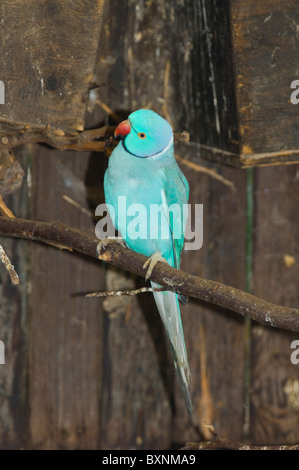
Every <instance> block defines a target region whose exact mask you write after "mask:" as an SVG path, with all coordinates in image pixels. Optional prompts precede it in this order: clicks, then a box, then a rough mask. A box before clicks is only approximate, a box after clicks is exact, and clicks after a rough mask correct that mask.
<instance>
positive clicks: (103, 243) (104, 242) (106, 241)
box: [97, 237, 126, 256]
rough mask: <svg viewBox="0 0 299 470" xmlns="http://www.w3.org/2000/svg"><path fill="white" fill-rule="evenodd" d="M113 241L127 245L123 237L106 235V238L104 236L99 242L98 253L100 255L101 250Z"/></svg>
mask: <svg viewBox="0 0 299 470" xmlns="http://www.w3.org/2000/svg"><path fill="white" fill-rule="evenodd" d="M113 242H116V243H120V244H121V245H122V246H126V243H125V241H124V239H123V238H122V237H106V238H103V240H101V241H100V242H99V243H98V244H97V254H98V256H99V255H100V253H101V250H102V249H104V248H105V246H106V245H108V244H109V243H113Z"/></svg>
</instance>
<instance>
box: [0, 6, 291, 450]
mask: <svg viewBox="0 0 299 470" xmlns="http://www.w3.org/2000/svg"><path fill="white" fill-rule="evenodd" d="M214 3H215V2H212V3H211V5H212V6H213V4H214ZM214 6H215V5H214ZM205 7H206V5H205V2H202V1H198V2H191V1H190V2H183V3H182V2H181V1H179V0H175V1H173V2H163V1H162V0H154V1H148V2H144V1H143V0H134V1H133V0H127V1H124V2H119V1H117V0H110V2H108V3H107V7H106V10H105V16H104V27H103V29H102V34H101V38H100V48H99V53H98V59H97V67H96V73H95V84H97V86H98V87H97V89H95V90H93V91H92V93H91V94H90V97H91V99H90V103H89V108H88V109H89V112H88V114H87V121H86V127H95V126H100V125H103V124H107V123H108V122H110V123H111V124H114V123H115V122H116V121H115V119H116V118H113V115H111V113H110V114H109V113H108V112H107V109H111V110H113V112H114V113H117V114H118V116H119V117H120V118H122V117H127V115H128V114H129V113H130V112H131V111H132V110H134V109H138V108H140V107H149V108H152V109H154V110H156V111H157V112H159V113H160V114H162V115H164V116H165V117H166V118H167V119H169V121H170V122H171V123H172V124H173V127H174V129H175V130H176V131H178V132H179V131H182V130H184V129H186V130H189V131H190V133H191V140H192V141H193V142H198V141H199V140H200V139H199V137H200V132H202V129H201V120H202V119H203V114H202V100H204V99H205V98H207V96H209V97H208V98H207V102H208V103H210V106H211V107H213V94H212V92H211V90H207V89H206V88H205V84H204V83H203V82H202V80H205V79H206V78H207V77H202V76H201V74H200V70H201V68H202V66H203V63H204V56H201V59H200V61H199V58H198V54H197V50H196V49H194V47H195V46H194V44H196V45H197V46H196V47H200V48H201V49H200V50H201V51H202V52H201V54H208V52H209V43H208V41H209V36H208V35H207V34H203V35H202V36H200V37H199V36H198V34H199V33H198V31H199V27H202V25H203V24H204V22H205V21H206V22H208V23H209V22H210V21H211V18H212V16H211V15H212V12H213V10H212V7H211V6H210V7H209V8H206V9H205ZM220 10H221V7H219V10H217V8H216V7H215V11H216V13H215V14H217V15H220V16H221V11H220ZM116 12H117V14H116ZM205 15H206V17H205ZM225 21H226V20H225ZM225 21H224V24H225ZM222 34H225V28H222ZM178 37H179V41H178V40H177V42H176V39H177V38H178ZM218 40H220V38H218ZM204 51H205V52H204ZM227 55H228V56H229V51H227ZM220 69H221V67H220V64H219V70H220ZM208 75H209V73H208V72H207V76H208ZM223 86H224V87H225V84H223ZM234 105H235V104H234V101H233V97H230V99H229V100H228V106H229V109H230V110H231V113H233V109H234ZM209 111H210V116H211V118H210V120H211V125H212V119H214V117H215V113H213V112H212V111H213V109H212V108H209ZM214 111H215V110H214ZM224 117H225V116H224V115H221V116H220V118H221V119H220V122H222V121H223V120H224ZM234 123H235V121H234V116H233V114H232V115H231V118H230V124H229V126H230V131H228V128H226V131H225V132H226V137H227V136H228V135H233V129H234ZM213 132H214V131H213V130H211V142H213ZM222 137H223V138H224V140H225V139H226V137H225V136H222ZM222 137H221V138H222ZM231 145H234V144H233V142H232V143H231ZM176 154H177V155H178V156H179V157H180V159H183V160H184V161H182V160H180V166H181V168H182V170H183V171H184V173H185V175H186V177H187V178H188V181H189V184H190V189H191V195H190V202H192V203H200V204H203V205H204V242H203V247H202V248H201V249H200V250H198V251H195V252H192V251H188V252H185V253H184V255H183V260H182V269H184V270H186V271H188V272H190V273H193V274H196V275H200V276H203V277H207V278H210V279H215V280H218V281H221V282H224V283H226V284H229V285H233V286H235V287H238V288H241V289H245V286H246V251H245V244H246V243H245V242H246V217H247V214H246V210H247V209H246V208H247V205H246V189H247V188H246V172H245V170H241V169H236V168H230V167H227V166H224V165H220V164H218V163H210V162H204V161H202V160H200V159H199V156H198V150H197V146H196V145H184V144H180V145H177V146H176ZM18 158H19V159H20V161H21V162H22V164H23V167H24V169H25V170H26V182H24V184H23V185H22V187H21V188H20V189H19V190H18V191H16V192H15V193H14V195H13V196H11V197H9V198H7V199H6V202H7V203H8V204H9V205H10V207H11V208H12V209H13V210H14V211H15V213H16V215H18V216H23V217H26V216H28V217H32V218H38V219H42V220H61V221H63V222H66V223H69V224H70V225H72V226H74V227H77V228H80V229H82V230H87V231H90V232H91V233H92V232H93V230H94V224H95V221H94V220H93V219H92V218H91V217H90V216H89V215H87V211H89V210H94V208H95V207H96V205H97V204H98V203H100V202H103V198H104V196H103V188H102V181H103V175H104V171H105V168H106V165H107V160H106V159H105V157H104V156H103V155H101V154H88V153H74V152H58V151H54V150H53V149H49V148H47V147H45V146H32V147H26V148H23V149H20V152H19V153H18ZM190 162H193V163H194V162H196V163H197V165H200V167H199V168H197V170H195V169H192V168H190V166H188V164H189V163H190ZM298 170H299V168H298V167H297V166H295V165H292V166H289V167H279V166H277V167H273V168H259V169H255V171H254V187H253V196H254V214H253V216H254V226H253V228H254V232H253V243H254V244H253V247H254V251H253V259H252V265H253V291H254V293H255V294H256V295H258V296H260V297H263V298H265V299H267V300H271V301H274V302H277V303H281V304H284V305H289V306H296V305H297V304H298V300H299V299H298V297H299V293H298V289H297V281H296V280H297V278H298V274H299V273H298V270H299V263H298V259H299V258H298V244H297V243H296V241H297V240H298V223H297V207H298V203H299V201H298V184H299V183H298V181H299V178H298ZM64 195H67V196H68V197H70V198H72V199H73V200H74V201H76V202H77V203H78V204H79V205H80V206H81V207H82V208H83V211H82V210H79V209H78V208H77V207H74V206H72V205H70V204H69V203H68V202H67V201H66V200H65V199H63V196H64ZM2 242H3V244H4V246H5V248H6V250H7V252H8V254H9V255H10V256H11V258H12V260H13V262H14V264H15V265H16V268H17V271H18V272H19V274H20V277H21V281H22V282H21V286H20V287H18V288H13V287H11V286H10V281H9V280H8V278H7V276H6V273H5V272H3V271H1V279H2V282H1V286H0V288H1V294H2V295H1V317H0V318H1V337H0V339H1V340H3V341H4V342H5V344H6V352H7V364H6V365H5V366H0V374H1V375H0V397H1V402H0V423H1V427H0V447H1V448H21V447H22V448H39V449H55V448H58V449H59V448H66V449H80V448H86V449H98V448H101V449H168V448H172V447H179V446H181V445H183V444H184V443H185V442H186V441H187V440H192V441H197V440H199V439H200V436H199V434H198V432H197V431H196V429H194V427H193V426H192V425H191V423H190V422H189V420H188V416H187V413H186V410H185V407H184V403H183V400H182V397H181V394H180V391H179V390H178V386H177V383H176V378H175V374H174V370H173V365H172V360H171V358H170V355H169V350H168V344H167V342H166V340H165V337H164V334H163V329H162V326H161V323H160V319H159V317H158V314H157V312H156V307H155V304H154V302H153V299H152V297H151V295H149V294H143V295H142V296H140V297H138V298H128V299H117V300H115V299H106V300H105V301H102V300H98V299H84V297H83V296H82V295H81V294H82V293H85V292H87V291H91V290H99V289H103V288H106V287H108V288H124V287H126V286H128V287H130V286H133V285H135V284H137V285H144V282H143V280H140V279H134V278H133V277H132V276H130V275H128V274H126V273H124V272H120V271H117V270H115V269H113V268H111V267H108V266H103V265H100V264H99V263H96V262H93V261H90V260H87V259H85V258H84V257H82V256H75V255H73V254H71V253H68V252H65V251H57V250H55V249H54V248H52V247H50V246H41V245H39V244H36V243H34V244H33V243H32V244H30V243H29V242H22V241H18V240H16V241H15V240H4V241H3V240H2ZM285 255H288V256H289V258H286V257H285ZM182 319H183V326H184V331H185V337H186V345H187V349H188V353H189V359H190V366H191V372H192V387H191V390H192V396H193V400H194V406H195V419H196V421H197V423H198V425H199V427H200V430H201V433H202V435H203V436H204V437H205V438H210V437H211V434H210V432H209V430H208V428H207V426H206V424H212V425H213V426H214V428H215V431H216V432H217V434H218V436H219V437H220V438H228V439H232V440H245V441H247V442H252V443H256V444H271V443H277V444H280V443H281V444H282V443H291V442H298V441H299V435H298V429H299V427H298V421H299V411H298V387H297V388H296V386H297V385H296V384H298V366H295V365H293V364H291V362H290V352H291V350H290V343H291V340H292V339H294V338H295V337H298V335H297V336H296V335H294V334H292V333H288V332H282V331H278V330H273V329H272V328H270V327H269V328H267V327H262V326H260V325H258V324H254V325H253V327H252V335H251V362H250V365H251V368H250V372H251V377H250V384H249V388H248V386H247V390H246V387H245V372H246V355H245V340H246V338H245V327H244V319H243V318H241V317H239V316H238V315H236V314H234V313H232V312H229V311H224V310H222V309H218V308H216V307H212V306H209V305H206V304H203V303H201V302H197V301H193V300H190V301H189V303H188V304H187V305H186V306H185V307H182ZM248 390H249V397H250V402H249V405H250V408H249V411H250V413H249V416H250V420H249V422H246V423H245V413H244V405H245V398H244V397H245V392H247V393H248ZM244 424H246V425H247V428H246V427H245V429H244Z"/></svg>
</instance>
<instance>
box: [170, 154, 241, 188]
mask: <svg viewBox="0 0 299 470" xmlns="http://www.w3.org/2000/svg"><path fill="white" fill-rule="evenodd" d="M175 158H176V160H177V161H178V162H180V163H182V164H183V165H186V166H188V167H189V168H191V169H192V170H194V171H198V172H201V173H205V174H206V175H209V176H211V177H212V178H215V179H216V180H218V181H220V182H221V183H223V184H225V185H226V186H229V187H230V188H231V189H232V190H233V191H235V190H236V187H235V185H234V183H233V182H232V181H230V180H228V179H227V178H224V177H223V176H222V175H219V173H217V171H215V170H211V169H210V168H206V167H204V166H202V165H197V163H194V162H190V161H189V160H186V158H182V157H180V156H179V155H175Z"/></svg>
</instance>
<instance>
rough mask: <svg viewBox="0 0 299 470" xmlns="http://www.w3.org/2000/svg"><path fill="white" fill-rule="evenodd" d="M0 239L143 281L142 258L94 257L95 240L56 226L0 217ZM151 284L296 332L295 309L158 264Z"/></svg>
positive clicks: (298, 317)
mask: <svg viewBox="0 0 299 470" xmlns="http://www.w3.org/2000/svg"><path fill="white" fill-rule="evenodd" d="M0 235H2V236H6V237H17V238H25V239H29V240H37V241H40V242H44V243H48V242H49V241H50V242H51V243H54V244H57V243H58V244H61V245H63V246H65V247H68V248H69V249H70V250H75V251H78V252H80V253H84V254H85V255H88V256H92V257H94V258H97V257H98V258H99V259H100V260H102V261H105V262H106V263H110V264H113V265H115V266H118V267H120V268H123V269H126V270H127V271H130V272H132V273H134V274H137V275H139V276H142V277H145V274H146V270H145V269H144V268H143V265H144V263H145V261H146V259H147V258H146V257H145V256H143V255H141V254H139V253H135V252H134V251H131V250H128V249H127V248H125V247H124V246H122V245H121V244H119V243H117V242H116V241H114V242H112V241H111V242H109V243H104V244H102V248H101V250H100V255H99V256H98V254H97V246H98V244H99V240H98V239H97V238H96V237H95V236H94V235H91V234H89V233H83V232H81V231H80V230H77V229H74V228H72V227H69V226H68V225H65V224H62V223H60V222H39V221H36V220H27V219H11V218H8V217H0ZM151 280H152V281H153V282H155V283H157V284H159V285H161V286H165V287H166V288H167V289H168V290H171V291H174V292H178V293H180V294H183V295H186V296H189V297H194V298H197V299H200V300H202V301H204V302H209V303H212V304H214V305H218V306H219V307H222V308H224V309H228V310H231V311H233V312H236V313H238V314H240V315H242V316H244V317H248V318H251V319H253V320H255V321H257V322H259V323H262V324H264V325H268V326H272V327H277V328H283V329H285V330H291V331H296V332H299V309H295V308H290V307H283V306H280V305H275V304H272V303H270V302H266V301H265V300H262V299H259V298H257V297H255V296H253V295H251V294H248V293H247V292H244V291H242V290H239V289H235V288H234V287H230V286H227V285H225V284H221V283H220V282H216V281H211V280H208V279H203V278H200V277H197V276H193V275H191V274H187V273H185V272H183V271H180V270H177V269H175V268H172V267H171V266H169V265H168V264H166V263H161V262H158V263H157V265H156V266H155V268H154V270H153V273H152V275H151Z"/></svg>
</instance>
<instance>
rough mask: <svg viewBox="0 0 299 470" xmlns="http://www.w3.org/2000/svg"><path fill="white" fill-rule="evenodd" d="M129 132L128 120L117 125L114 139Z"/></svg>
mask: <svg viewBox="0 0 299 470" xmlns="http://www.w3.org/2000/svg"><path fill="white" fill-rule="evenodd" d="M130 132H131V124H130V121H129V119H127V120H126V121H123V122H121V123H120V124H118V126H117V128H116V129H115V131H114V138H115V139H116V138H117V137H125V136H126V135H128V134H130Z"/></svg>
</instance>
